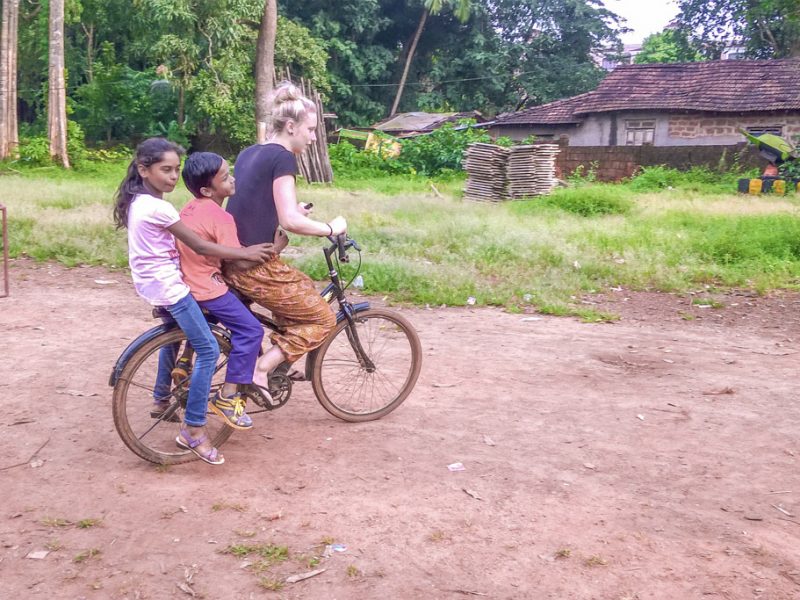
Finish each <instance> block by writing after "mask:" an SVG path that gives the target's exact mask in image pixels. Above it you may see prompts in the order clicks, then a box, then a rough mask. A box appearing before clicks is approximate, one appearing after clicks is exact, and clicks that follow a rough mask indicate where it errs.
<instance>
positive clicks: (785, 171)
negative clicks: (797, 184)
mask: <svg viewBox="0 0 800 600" xmlns="http://www.w3.org/2000/svg"><path fill="white" fill-rule="evenodd" d="M779 171H780V176H781V177H782V178H783V179H788V180H789V181H800V159H798V160H794V161H791V162H787V163H783V164H782V165H781V166H780V169H779Z"/></svg>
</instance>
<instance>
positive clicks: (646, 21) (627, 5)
mask: <svg viewBox="0 0 800 600" xmlns="http://www.w3.org/2000/svg"><path fill="white" fill-rule="evenodd" d="M603 4H605V6H606V8H607V9H609V10H610V11H612V12H615V13H617V14H618V15H619V16H621V17H624V18H625V19H626V21H627V22H626V23H625V25H626V26H627V27H630V28H631V29H633V31H631V32H630V33H626V34H623V36H622V42H623V43H625V44H636V43H639V42H641V41H643V40H644V38H646V37H647V36H648V35H650V34H651V33H658V32H659V31H662V30H663V29H664V27H666V26H667V24H668V23H669V22H670V21H671V20H672V19H673V17H675V16H676V15H677V14H678V6H677V4H676V3H675V0H660V1H659V0H603Z"/></svg>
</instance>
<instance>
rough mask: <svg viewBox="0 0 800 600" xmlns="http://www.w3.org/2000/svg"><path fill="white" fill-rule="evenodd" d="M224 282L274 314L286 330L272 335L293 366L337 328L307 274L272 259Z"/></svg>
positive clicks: (230, 275) (237, 273) (235, 273)
mask: <svg viewBox="0 0 800 600" xmlns="http://www.w3.org/2000/svg"><path fill="white" fill-rule="evenodd" d="M225 280H226V281H227V282H228V283H229V284H230V285H231V286H233V287H235V288H236V289H237V290H240V291H241V292H242V293H243V294H244V295H246V296H247V297H249V298H250V299H252V300H253V301H254V302H256V303H257V304H260V305H261V306H263V307H264V308H267V309H269V310H270V311H271V312H272V315H273V318H274V319H275V320H276V321H277V322H278V323H280V324H281V325H282V326H283V331H282V332H281V333H273V334H272V336H271V339H272V343H273V344H277V345H278V346H279V347H280V349H281V351H282V352H283V354H284V355H285V356H286V360H287V361H289V362H294V361H296V360H297V359H299V358H300V357H301V356H303V355H304V354H306V353H308V352H310V351H311V350H313V349H314V348H317V347H318V346H320V345H321V344H322V342H323V341H324V340H325V338H326V337H327V336H328V334H329V333H330V332H331V331H332V330H333V328H334V327H335V326H336V316H335V315H334V314H333V309H332V308H331V307H330V305H329V304H328V303H327V302H325V300H323V298H322V296H320V295H319V292H318V291H317V290H316V288H315V287H314V282H313V281H311V278H310V277H308V275H306V274H305V273H303V272H301V271H299V270H297V269H295V268H294V267H291V266H289V265H287V264H286V263H284V262H283V261H282V260H281V259H280V258H273V259H272V260H268V261H266V262H264V263H262V264H260V265H258V266H257V267H253V268H252V269H248V270H247V271H234V270H230V271H228V272H227V273H226V274H225Z"/></svg>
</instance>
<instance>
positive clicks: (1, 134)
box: [0, 0, 19, 160]
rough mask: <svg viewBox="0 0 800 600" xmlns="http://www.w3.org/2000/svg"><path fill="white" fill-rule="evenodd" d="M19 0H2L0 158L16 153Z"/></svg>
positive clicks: (17, 142) (0, 33)
mask: <svg viewBox="0 0 800 600" xmlns="http://www.w3.org/2000/svg"><path fill="white" fill-rule="evenodd" d="M18 19H19V0H5V1H4V2H3V11H2V28H1V30H0V160H2V159H5V158H8V157H9V156H12V155H14V154H16V149H17V146H18V145H19V139H18V134H17V21H18Z"/></svg>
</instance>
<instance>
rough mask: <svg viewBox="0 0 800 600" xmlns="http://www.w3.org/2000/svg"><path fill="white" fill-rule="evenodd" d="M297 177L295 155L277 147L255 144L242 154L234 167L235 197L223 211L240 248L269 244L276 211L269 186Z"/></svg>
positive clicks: (276, 216) (275, 227)
mask: <svg viewBox="0 0 800 600" xmlns="http://www.w3.org/2000/svg"><path fill="white" fill-rule="evenodd" d="M296 174H297V161H296V160H295V157H294V154H292V153H291V152H289V151H288V150H287V149H286V148H284V147H283V146H281V145H280V144H263V145H262V144H256V145H255V146H250V147H249V148H245V149H244V150H242V151H241V153H240V154H239V156H238V157H237V158H236V164H235V165H234V167H233V175H234V177H235V178H236V193H235V194H234V195H233V196H231V197H230V198H229V199H228V205H227V207H226V210H227V211H228V212H229V213H230V214H231V215H233V220H234V221H236V229H237V231H238V232H239V242H241V244H242V245H243V246H252V245H253V244H263V243H265V242H272V241H273V239H274V237H275V230H276V229H277V227H278V211H277V210H276V208H275V197H274V196H273V194H272V182H273V181H275V180H276V179H277V178H278V177H283V176H285V175H296Z"/></svg>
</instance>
